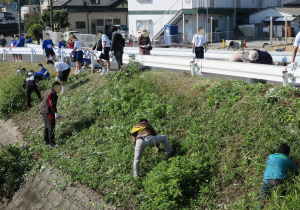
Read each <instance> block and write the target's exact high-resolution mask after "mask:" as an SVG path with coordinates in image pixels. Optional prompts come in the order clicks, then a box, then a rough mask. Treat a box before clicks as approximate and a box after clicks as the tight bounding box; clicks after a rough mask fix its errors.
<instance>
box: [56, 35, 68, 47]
mask: <svg viewBox="0 0 300 210" xmlns="http://www.w3.org/2000/svg"><path fill="white" fill-rule="evenodd" d="M65 47H66V41H65V39H64V37H63V36H61V37H60V41H59V42H58V48H65Z"/></svg>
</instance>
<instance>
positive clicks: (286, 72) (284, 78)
mask: <svg viewBox="0 0 300 210" xmlns="http://www.w3.org/2000/svg"><path fill="white" fill-rule="evenodd" d="M282 78H283V82H282V85H283V87H286V86H287V85H288V83H289V77H288V71H287V70H286V69H285V70H284V71H282Z"/></svg>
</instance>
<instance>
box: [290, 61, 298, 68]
mask: <svg viewBox="0 0 300 210" xmlns="http://www.w3.org/2000/svg"><path fill="white" fill-rule="evenodd" d="M288 67H289V68H295V67H296V65H295V63H294V62H292V63H291V64H290V65H288Z"/></svg>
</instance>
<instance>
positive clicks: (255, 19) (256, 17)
mask: <svg viewBox="0 0 300 210" xmlns="http://www.w3.org/2000/svg"><path fill="white" fill-rule="evenodd" d="M270 16H273V17H281V16H289V17H290V16H292V15H290V14H286V13H283V12H279V11H277V10H275V9H273V8H269V9H266V10H263V11H261V12H257V13H255V14H252V15H249V23H261V22H262V20H263V19H265V18H266V17H270Z"/></svg>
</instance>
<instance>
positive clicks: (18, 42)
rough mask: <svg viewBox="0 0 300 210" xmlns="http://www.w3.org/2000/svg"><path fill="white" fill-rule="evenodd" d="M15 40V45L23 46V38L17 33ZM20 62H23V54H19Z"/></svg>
mask: <svg viewBox="0 0 300 210" xmlns="http://www.w3.org/2000/svg"><path fill="white" fill-rule="evenodd" d="M15 40H16V41H17V42H16V44H15V45H14V47H23V45H24V44H23V39H22V37H19V36H18V35H16V37H15ZM18 58H19V62H22V54H18Z"/></svg>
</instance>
